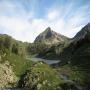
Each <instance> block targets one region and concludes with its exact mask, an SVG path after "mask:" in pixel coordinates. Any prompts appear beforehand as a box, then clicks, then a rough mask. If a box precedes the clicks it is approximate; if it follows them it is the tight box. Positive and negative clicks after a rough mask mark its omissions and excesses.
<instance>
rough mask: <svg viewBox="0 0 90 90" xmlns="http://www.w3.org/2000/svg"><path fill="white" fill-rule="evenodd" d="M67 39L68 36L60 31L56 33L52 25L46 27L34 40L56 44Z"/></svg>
mask: <svg viewBox="0 0 90 90" xmlns="http://www.w3.org/2000/svg"><path fill="white" fill-rule="evenodd" d="M66 40H68V38H67V37H65V36H63V35H61V34H59V33H56V32H55V31H53V30H52V29H51V28H50V27H48V28H46V29H45V31H43V32H42V33H40V34H39V35H38V36H37V37H36V39H35V41H34V42H35V43H36V42H43V43H45V44H56V43H62V42H65V41H66Z"/></svg>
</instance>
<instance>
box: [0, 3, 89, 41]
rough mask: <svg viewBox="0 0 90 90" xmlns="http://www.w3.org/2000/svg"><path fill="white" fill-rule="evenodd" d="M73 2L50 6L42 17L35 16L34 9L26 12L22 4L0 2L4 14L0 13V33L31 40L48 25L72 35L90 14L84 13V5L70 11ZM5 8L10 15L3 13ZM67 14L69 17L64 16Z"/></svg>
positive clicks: (18, 38)
mask: <svg viewBox="0 0 90 90" xmlns="http://www.w3.org/2000/svg"><path fill="white" fill-rule="evenodd" d="M73 4H74V3H70V4H69V5H66V6H62V7H60V8H50V9H49V10H48V11H47V12H46V14H45V16H44V18H36V17H35V12H34V11H28V12H26V11H25V10H24V9H23V7H22V5H17V6H16V4H12V3H10V2H3V3H0V13H2V14H4V15H1V14H0V28H1V27H2V28H3V29H0V33H2V32H6V33H8V34H10V35H11V36H13V37H14V38H16V39H17V40H22V41H29V42H32V41H34V39H35V37H36V36H37V35H38V34H39V33H41V32H42V31H44V30H45V28H47V27H48V26H50V27H51V28H52V29H53V30H54V31H56V32H58V33H61V34H63V35H66V36H68V37H73V36H74V35H75V34H76V33H77V32H78V31H79V30H80V29H81V28H82V26H83V25H85V24H87V23H88V21H89V19H88V18H89V17H87V16H90V13H88V14H89V15H88V14H87V13H85V10H86V9H87V7H86V6H85V7H82V8H79V9H78V10H77V11H75V12H74V14H73V13H71V12H73V11H72V7H73ZM67 7H68V8H67ZM7 10H8V11H9V12H10V14H11V16H8V15H7V14H5V13H7ZM14 14H15V15H14ZM67 16H68V17H69V18H66V17H67ZM85 16H86V17H85ZM2 30H3V31H2Z"/></svg>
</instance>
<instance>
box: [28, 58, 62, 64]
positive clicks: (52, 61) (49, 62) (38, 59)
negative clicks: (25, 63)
mask: <svg viewBox="0 0 90 90" xmlns="http://www.w3.org/2000/svg"><path fill="white" fill-rule="evenodd" d="M27 59H28V60H31V61H34V62H38V61H43V62H45V63H46V64H49V65H51V64H57V63H59V62H60V60H47V59H42V58H37V57H31V58H29V57H27Z"/></svg>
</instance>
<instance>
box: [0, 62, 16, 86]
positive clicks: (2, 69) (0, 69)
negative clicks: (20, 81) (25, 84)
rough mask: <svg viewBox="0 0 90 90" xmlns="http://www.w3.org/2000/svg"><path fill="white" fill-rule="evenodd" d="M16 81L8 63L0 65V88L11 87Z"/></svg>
mask: <svg viewBox="0 0 90 90" xmlns="http://www.w3.org/2000/svg"><path fill="white" fill-rule="evenodd" d="M16 81H17V77H16V76H15V74H14V72H13V70H12V67H11V66H10V64H9V62H8V61H6V62H5V63H2V64H0V88H5V87H13V86H14V84H15V83H16Z"/></svg>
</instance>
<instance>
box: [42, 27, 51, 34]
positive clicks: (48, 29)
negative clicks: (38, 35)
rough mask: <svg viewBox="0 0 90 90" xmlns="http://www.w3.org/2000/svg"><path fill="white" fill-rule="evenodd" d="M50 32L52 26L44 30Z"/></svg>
mask: <svg viewBox="0 0 90 90" xmlns="http://www.w3.org/2000/svg"><path fill="white" fill-rule="evenodd" d="M49 32H52V30H51V28H50V27H47V28H46V29H45V31H44V33H49Z"/></svg>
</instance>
